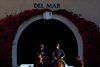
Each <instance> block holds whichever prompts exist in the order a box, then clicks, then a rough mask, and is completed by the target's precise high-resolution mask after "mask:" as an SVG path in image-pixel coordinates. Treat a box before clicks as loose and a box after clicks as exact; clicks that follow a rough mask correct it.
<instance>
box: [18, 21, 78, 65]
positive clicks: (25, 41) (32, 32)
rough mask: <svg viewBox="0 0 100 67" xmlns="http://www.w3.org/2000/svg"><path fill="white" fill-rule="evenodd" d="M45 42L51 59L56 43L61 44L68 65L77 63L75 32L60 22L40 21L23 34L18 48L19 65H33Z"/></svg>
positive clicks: (31, 25)
mask: <svg viewBox="0 0 100 67" xmlns="http://www.w3.org/2000/svg"><path fill="white" fill-rule="evenodd" d="M41 42H43V43H44V45H45V50H46V53H47V55H48V56H49V57H50V58H51V54H52V50H53V49H54V48H55V43H56V42H60V44H61V47H62V49H64V52H65V54H66V57H65V58H64V59H65V61H66V62H67V64H68V65H73V64H74V63H75V57H76V56H77V55H78V49H77V48H78V47H77V41H76V38H75V36H74V34H73V32H72V31H71V30H70V29H69V28H68V27H67V26H66V25H65V24H63V23H61V22H60V21H57V20H54V19H50V20H44V19H40V20H37V21H35V22H34V23H32V24H30V25H29V26H28V27H27V28H26V29H25V30H24V31H23V32H22V34H21V36H20V38H19V41H18V46H17V64H18V65H20V64H32V63H33V61H34V62H35V58H36V52H37V50H38V48H39V45H40V43H41Z"/></svg>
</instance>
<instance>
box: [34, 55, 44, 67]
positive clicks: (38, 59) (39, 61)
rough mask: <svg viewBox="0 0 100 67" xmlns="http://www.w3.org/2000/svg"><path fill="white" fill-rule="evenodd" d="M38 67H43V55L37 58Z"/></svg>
mask: <svg viewBox="0 0 100 67" xmlns="http://www.w3.org/2000/svg"><path fill="white" fill-rule="evenodd" d="M36 67H43V57H42V55H41V54H39V55H38V56H37V58H36Z"/></svg>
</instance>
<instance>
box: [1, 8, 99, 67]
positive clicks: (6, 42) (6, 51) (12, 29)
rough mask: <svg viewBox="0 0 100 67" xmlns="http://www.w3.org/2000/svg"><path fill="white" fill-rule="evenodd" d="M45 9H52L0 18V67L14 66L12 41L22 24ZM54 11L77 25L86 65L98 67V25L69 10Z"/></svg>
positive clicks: (87, 66)
mask: <svg viewBox="0 0 100 67" xmlns="http://www.w3.org/2000/svg"><path fill="white" fill-rule="evenodd" d="M44 11H51V10H48V9H32V10H25V11H24V12H21V13H19V14H18V15H15V16H12V15H10V16H7V17H6V18H4V19H1V20H0V67H11V66H12V58H11V55H12V54H11V53H12V52H11V51H12V42H13V40H14V37H15V34H16V32H17V29H18V27H19V26H20V24H21V23H23V22H24V21H26V20H28V19H30V18H31V17H33V16H36V15H38V14H42V13H43V12H44ZM52 12H53V13H56V14H59V15H62V16H64V17H65V18H67V19H68V20H70V21H72V23H73V24H75V25H76V27H77V28H78V30H79V32H80V34H81V36H82V39H83V43H84V63H85V65H86V67H98V66H97V65H99V63H100V53H99V52H100V32H99V28H98V27H97V25H96V24H95V23H94V22H91V21H88V20H86V19H84V18H81V17H80V15H77V14H74V13H73V12H69V11H67V10H56V11H52Z"/></svg>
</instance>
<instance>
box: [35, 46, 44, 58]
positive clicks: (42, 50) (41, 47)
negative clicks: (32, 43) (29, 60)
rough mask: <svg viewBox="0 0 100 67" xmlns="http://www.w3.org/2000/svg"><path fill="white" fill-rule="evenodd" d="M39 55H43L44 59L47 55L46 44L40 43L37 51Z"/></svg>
mask: <svg viewBox="0 0 100 67" xmlns="http://www.w3.org/2000/svg"><path fill="white" fill-rule="evenodd" d="M37 55H38V56H39V55H41V56H42V59H43V58H44V57H45V50H44V45H43V44H41V45H40V49H39V51H38V52H37Z"/></svg>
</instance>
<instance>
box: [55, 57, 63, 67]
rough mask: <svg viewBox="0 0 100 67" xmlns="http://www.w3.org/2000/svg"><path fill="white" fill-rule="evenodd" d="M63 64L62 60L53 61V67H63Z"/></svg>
mask: <svg viewBox="0 0 100 67" xmlns="http://www.w3.org/2000/svg"><path fill="white" fill-rule="evenodd" d="M64 66H65V65H64V62H63V61H62V59H57V60H56V61H55V67H64Z"/></svg>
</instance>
